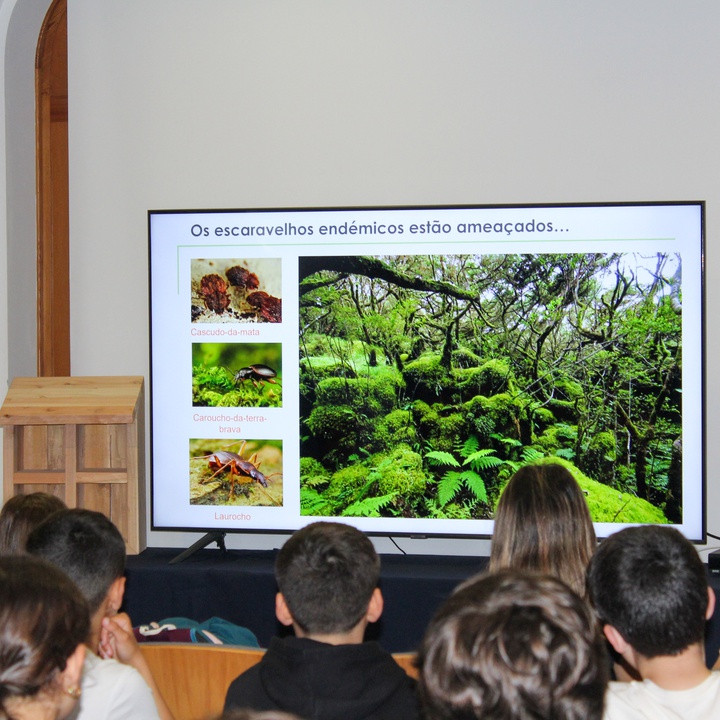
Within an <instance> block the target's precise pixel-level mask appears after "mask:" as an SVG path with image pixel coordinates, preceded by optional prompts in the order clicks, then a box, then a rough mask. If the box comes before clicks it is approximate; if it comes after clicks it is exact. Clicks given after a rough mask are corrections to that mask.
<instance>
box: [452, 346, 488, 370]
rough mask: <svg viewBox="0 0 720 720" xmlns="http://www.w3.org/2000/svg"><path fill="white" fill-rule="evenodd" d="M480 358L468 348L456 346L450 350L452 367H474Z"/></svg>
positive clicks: (478, 363) (480, 360)
mask: <svg viewBox="0 0 720 720" xmlns="http://www.w3.org/2000/svg"><path fill="white" fill-rule="evenodd" d="M481 362H482V359H481V358H480V356H479V355H476V354H475V353H474V352H473V351H472V350H468V348H458V349H457V350H453V352H452V365H453V367H454V368H476V367H479V366H480V364H481Z"/></svg>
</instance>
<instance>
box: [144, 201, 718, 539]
mask: <svg viewBox="0 0 720 720" xmlns="http://www.w3.org/2000/svg"><path fill="white" fill-rule="evenodd" d="M703 212H704V207H703V204H702V203H700V202H693V203H691V202H678V203H641V204H617V205H607V204H597V205H594V204H588V205H544V206H512V207H510V206H497V207H488V206H476V207H464V206H462V207H411V208H382V207H379V208H331V209H280V210H278V209H272V210H217V211H210V210H182V209H181V210H172V211H168V210H157V211H156V210H153V211H150V212H149V242H150V318H151V422H152V432H151V440H152V524H153V528H154V529H177V530H198V531H217V530H225V531H292V530H294V529H296V528H298V527H301V526H302V525H305V524H307V523H308V522H312V521H314V520H317V519H323V518H324V519H336V520H341V521H346V522H350V523H352V524H353V525H355V526H357V527H359V528H361V529H363V530H365V531H367V532H370V533H377V534H384V535H415V536H428V535H442V536H475V537H483V536H490V535H491V534H492V526H493V520H492V518H493V514H494V509H495V505H496V503H497V499H498V496H499V494H500V492H501V491H502V487H503V486H504V484H505V483H506V482H507V480H508V478H509V477H510V476H511V475H512V473H513V472H514V471H515V470H516V469H517V468H518V467H520V466H521V465H522V464H524V463H527V462H560V463H563V464H564V465H565V466H566V467H568V469H570V470H571V472H573V474H574V475H575V476H576V478H577V479H578V481H579V482H580V484H581V486H582V488H583V491H584V492H585V495H586V497H587V498H588V505H589V506H590V509H591V514H592V516H593V520H594V522H595V526H596V529H597V532H598V534H599V535H600V536H606V535H607V534H609V533H610V532H613V531H614V530H616V529H618V528H619V527H622V526H624V525H629V524H636V523H647V522H652V523H670V524H672V525H675V526H676V527H678V528H679V529H681V530H682V531H683V532H684V533H685V534H686V535H687V536H688V537H690V538H691V539H694V540H700V539H702V538H703V537H704V532H705V527H704V508H703V502H704V459H703V458H704V437H703V435H704V406H703Z"/></svg>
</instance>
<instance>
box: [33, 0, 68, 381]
mask: <svg viewBox="0 0 720 720" xmlns="http://www.w3.org/2000/svg"><path fill="white" fill-rule="evenodd" d="M35 97H36V159H37V374H38V376H39V377H48V376H63V375H70V265H69V234H70V230H69V201H68V195H69V193H68V184H69V180H68V62H67V0H54V1H53V3H52V5H51V6H50V8H49V9H48V12H47V15H46V16H45V21H44V23H43V26H42V29H41V31H40V36H39V39H38V46H37V55H36V62H35Z"/></svg>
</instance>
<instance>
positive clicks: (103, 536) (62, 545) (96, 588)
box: [27, 508, 125, 614]
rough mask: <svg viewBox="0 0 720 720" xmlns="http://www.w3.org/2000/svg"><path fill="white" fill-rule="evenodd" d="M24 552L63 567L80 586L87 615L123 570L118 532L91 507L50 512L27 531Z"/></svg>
mask: <svg viewBox="0 0 720 720" xmlns="http://www.w3.org/2000/svg"><path fill="white" fill-rule="evenodd" d="M27 551H28V552H29V553H32V554H33V555H38V556H40V557H42V558H45V559H46V560H48V561H49V562H51V563H52V564H53V565H55V566H56V567H59V568H60V569H61V570H63V571H64V572H65V573H66V574H67V575H68V576H69V577H70V579H71V580H73V581H74V582H75V584H76V585H77V586H78V587H79V588H80V592H82V594H83V596H84V597H85V599H86V600H87V602H88V605H89V606H90V613H91V614H95V613H96V612H97V610H98V608H100V606H101V605H102V603H103V602H104V600H105V598H106V597H107V594H108V592H109V590H110V586H111V585H112V584H113V583H114V582H115V581H116V580H118V579H119V578H122V577H123V575H124V573H125V543H124V541H123V539H122V535H120V531H119V530H118V529H117V528H116V527H115V525H113V523H112V522H111V521H110V520H108V519H107V518H106V517H105V515H103V514H102V513H99V512H95V511H93V510H82V509H79V508H73V509H66V510H60V511H59V512H56V513H54V514H53V515H52V516H50V517H49V518H48V519H47V520H45V522H43V523H41V524H40V525H38V527H37V528H35V530H33V532H32V533H30V537H28V540H27ZM116 609H118V608H116Z"/></svg>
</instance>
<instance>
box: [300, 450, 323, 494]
mask: <svg viewBox="0 0 720 720" xmlns="http://www.w3.org/2000/svg"><path fill="white" fill-rule="evenodd" d="M329 481H330V473H329V472H328V471H327V470H326V469H325V467H324V466H323V464H322V463H321V462H320V461H319V460H316V459H315V458H313V457H301V458H300V482H301V483H302V484H303V485H307V486H309V487H317V486H318V485H326V484H327V483H328V482H329Z"/></svg>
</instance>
